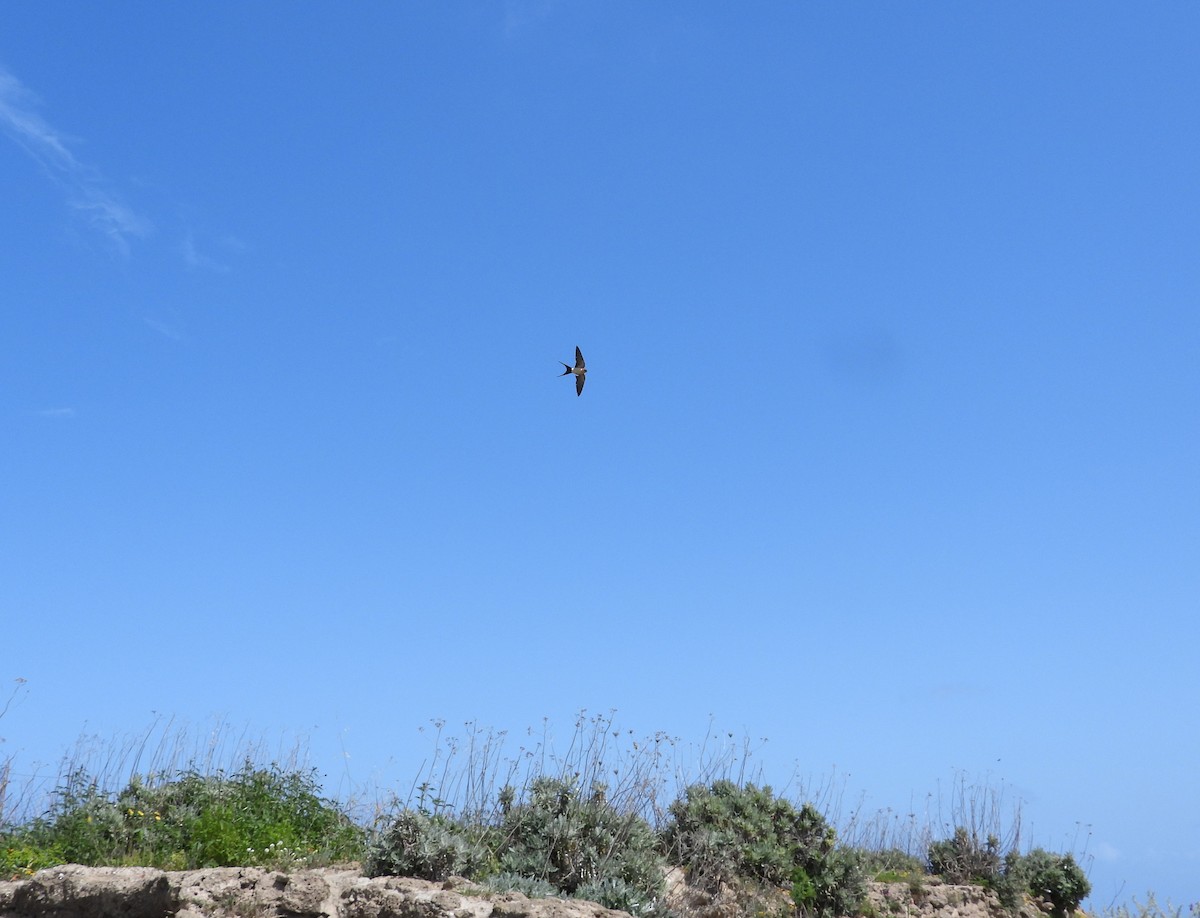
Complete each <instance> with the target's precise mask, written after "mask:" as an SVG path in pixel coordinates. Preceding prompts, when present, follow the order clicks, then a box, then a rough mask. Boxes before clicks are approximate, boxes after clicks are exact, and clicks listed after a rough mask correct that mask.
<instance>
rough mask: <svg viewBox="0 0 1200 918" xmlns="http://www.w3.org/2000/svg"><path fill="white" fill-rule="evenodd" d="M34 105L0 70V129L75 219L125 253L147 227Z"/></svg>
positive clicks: (13, 79)
mask: <svg viewBox="0 0 1200 918" xmlns="http://www.w3.org/2000/svg"><path fill="white" fill-rule="evenodd" d="M36 103H37V99H36V97H35V96H34V95H33V94H32V93H31V92H30V91H29V90H27V89H26V88H25V87H24V86H23V85H22V84H21V82H20V80H18V79H17V78H16V77H15V76H13V75H12V74H11V73H9V72H8V71H7V70H5V69H4V68H3V67H0V128H2V129H3V130H4V133H6V134H8V135H9V136H10V137H11V138H13V140H15V141H16V142H17V143H18V144H20V145H21V146H22V147H23V148H24V149H25V151H26V152H27V153H28V154H29V155H30V156H32V157H33V159H34V160H36V161H37V163H38V164H39V165H40V166H41V167H42V169H43V171H44V172H45V173H46V174H47V175H48V176H49V177H50V178H51V179H52V180H53V181H55V182H56V183H57V184H59V185H60V186H61V187H62V188H63V189H64V190H65V192H66V195H67V203H68V204H69V205H70V206H71V208H72V209H73V210H75V212H76V213H77V214H78V215H79V217H80V219H82V220H83V221H84V222H85V223H86V224H87V225H89V226H90V227H92V228H93V229H94V230H96V231H97V232H99V233H101V234H103V235H104V236H105V237H106V238H107V239H108V240H109V242H110V243H112V244H113V245H114V246H115V247H116V248H117V250H118V251H120V252H122V253H128V252H129V241H130V239H132V238H135V237H139V236H144V235H146V234H147V233H148V232H149V231H150V221H149V220H147V219H146V218H144V217H142V216H140V215H139V214H137V213H135V212H134V211H133V210H132V209H131V208H130V207H129V206H128V205H127V204H125V202H124V201H122V200H121V198H120V197H119V196H118V195H117V194H116V193H115V192H113V191H112V190H111V189H110V188H109V186H108V182H106V181H105V179H104V177H103V176H102V175H101V174H100V173H99V172H98V171H96V170H95V169H93V168H92V167H90V166H88V165H86V164H84V163H82V162H80V161H79V160H78V159H77V158H76V157H75V154H74V153H72V152H71V149H70V146H69V144H68V141H67V139H66V138H64V136H63V135H62V134H61V133H60V132H59V131H57V130H55V129H54V127H53V126H51V125H50V124H49V123H47V122H46V121H45V120H44V119H43V118H42V117H41V115H39V114H38V113H37V111H36Z"/></svg>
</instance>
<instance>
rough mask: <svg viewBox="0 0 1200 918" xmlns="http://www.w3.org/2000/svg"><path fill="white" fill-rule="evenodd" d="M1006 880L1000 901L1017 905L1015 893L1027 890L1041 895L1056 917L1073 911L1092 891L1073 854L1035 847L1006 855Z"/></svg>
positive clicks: (1038, 895)
mask: <svg viewBox="0 0 1200 918" xmlns="http://www.w3.org/2000/svg"><path fill="white" fill-rule="evenodd" d="M1004 873H1005V881H1006V882H1005V883H1004V884H1003V887H1004V889H1003V891H1002V892H1001V901H1002V902H1004V904H1005V905H1009V906H1011V905H1014V904H1016V903H1015V899H1016V895H1014V893H1016V894H1017V895H1019V894H1020V893H1021V892H1027V893H1029V895H1031V896H1033V897H1034V898H1035V899H1041V900H1042V901H1043V902H1045V903H1046V904H1048V905H1049V906H1050V908H1051V912H1052V914H1053V915H1055V916H1057V918H1065V916H1066V915H1069V914H1070V913H1072V912H1074V911H1075V909H1077V908H1078V907H1079V903H1080V902H1082V901H1083V900H1084V899H1085V898H1087V895H1088V893H1090V892H1091V891H1092V885H1091V884H1090V883H1089V882H1088V880H1087V877H1086V876H1085V875H1084V873H1083V870H1082V869H1081V868H1080V866H1079V865H1078V864H1077V863H1075V858H1074V857H1072V856H1071V855H1070V854H1052V853H1050V852H1049V851H1045V850H1043V849H1041V848H1034V849H1033V850H1032V851H1030V852H1029V853H1028V854H1026V855H1024V856H1021V855H1015V854H1014V855H1010V856H1009V857H1007V858H1005V870H1004Z"/></svg>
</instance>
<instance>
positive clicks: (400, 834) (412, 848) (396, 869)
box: [363, 810, 494, 881]
mask: <svg viewBox="0 0 1200 918" xmlns="http://www.w3.org/2000/svg"><path fill="white" fill-rule="evenodd" d="M493 862H494V859H493V857H492V853H491V851H490V850H489V848H488V846H487V844H486V843H485V840H484V837H483V832H482V830H480V829H478V828H476V829H472V828H470V827H467V826H464V825H462V824H460V823H459V822H457V821H456V820H454V819H453V818H452V817H450V816H448V815H446V814H443V813H427V812H422V811H419V810H405V811H404V812H402V813H400V814H399V815H398V816H396V817H395V818H394V819H393V820H392V821H391V824H390V825H388V827H387V828H386V829H385V830H384V831H383V832H382V833H381V834H380V836H379V837H378V838H377V839H376V840H375V842H374V843H372V845H371V846H370V848H369V850H368V853H367V859H366V863H365V864H364V866H363V872H364V873H366V875H367V876H369V877H378V876H404V877H418V878H420V879H422V880H434V881H441V880H445V879H446V878H447V877H449V876H462V877H467V878H468V879H474V878H476V877H479V876H481V875H483V874H485V873H487V872H488V870H489V868H490V867H491V866H492V865H493Z"/></svg>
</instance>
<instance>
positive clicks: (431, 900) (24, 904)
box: [0, 864, 628, 918]
mask: <svg viewBox="0 0 1200 918" xmlns="http://www.w3.org/2000/svg"><path fill="white" fill-rule="evenodd" d="M168 916H174V918H628V916H627V915H625V914H624V913H623V912H614V911H612V910H610V909H606V908H603V907H602V906H599V905H596V904H595V903H592V902H583V901H580V900H575V899H568V900H563V899H529V898H527V897H526V896H524V895H522V894H521V893H517V892H509V893H487V892H485V891H483V890H480V889H478V888H476V887H473V886H472V885H471V884H470V883H469V882H468V881H467V880H463V879H459V878H453V879H451V880H449V881H447V882H446V883H427V882H425V881H424V880H412V879H407V878H403V877H377V878H375V879H368V878H366V877H364V876H362V874H361V873H360V872H359V871H357V870H337V869H325V870H302V871H296V872H294V873H280V872H277V871H271V870H264V869H262V868H259V867H218V868H213V869H210V870H189V871H181V872H175V871H162V870H152V869H149V868H144V867H80V866H78V865H76V864H69V865H66V866H63V867H51V868H49V869H47V870H41V871H39V872H37V873H35V874H34V875H33V876H31V877H29V878H28V879H24V880H18V881H14V882H10V883H0V918H168Z"/></svg>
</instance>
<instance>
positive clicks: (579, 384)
mask: <svg viewBox="0 0 1200 918" xmlns="http://www.w3.org/2000/svg"><path fill="white" fill-rule="evenodd" d="M585 379H587V377H586V376H583V375H582V374H581V375H579V376H576V377H575V394H576V395H583V382H584V380H585Z"/></svg>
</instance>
